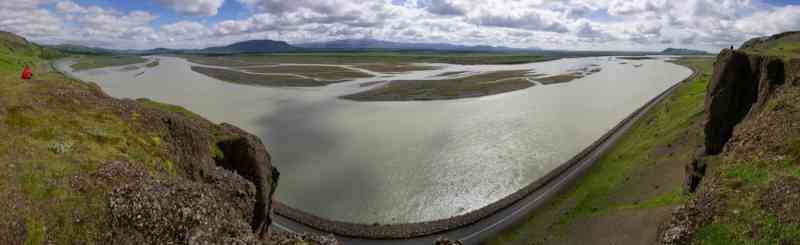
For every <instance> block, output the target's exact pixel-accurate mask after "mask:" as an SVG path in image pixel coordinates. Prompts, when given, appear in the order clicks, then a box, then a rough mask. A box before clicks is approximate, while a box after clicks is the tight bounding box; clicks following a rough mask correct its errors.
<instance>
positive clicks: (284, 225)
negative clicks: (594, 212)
mask: <svg viewBox="0 0 800 245" xmlns="http://www.w3.org/2000/svg"><path fill="white" fill-rule="evenodd" d="M696 74H697V73H696V72H695V75H696ZM695 75H692V76H690V78H687V79H691V78H692V77H694V76H695ZM679 84H681V83H678V84H676V85H675V86H673V87H671V88H669V89H667V90H666V91H664V92H663V93H662V94H660V95H659V96H658V97H656V98H654V99H653V100H651V101H650V102H648V103H647V104H646V105H644V106H643V107H642V108H640V109H639V110H637V111H636V112H634V113H633V114H631V115H630V116H629V117H628V118H627V119H626V120H625V121H623V122H621V123H620V124H619V125H617V126H616V127H615V128H614V129H613V130H612V131H611V132H609V133H608V134H607V135H606V138H605V140H603V141H600V142H598V143H596V144H594V145H593V146H590V147H594V148H593V149H589V151H588V152H586V154H584V155H583V157H582V158H580V159H578V161H576V162H573V165H572V166H569V167H568V168H567V169H565V170H564V171H563V172H562V173H561V175H559V176H556V177H555V178H553V179H551V180H550V181H549V182H547V183H546V184H544V185H543V186H542V187H541V188H539V189H538V190H536V191H534V192H532V193H531V194H529V195H528V196H526V197H525V198H522V199H520V200H519V201H517V202H516V203H514V204H512V205H510V206H508V207H506V208H505V209H502V210H501V211H499V212H497V213H495V214H493V215H490V216H488V217H486V218H484V219H482V220H480V221H478V222H475V223H473V224H470V225H467V226H463V227H460V228H455V229H452V230H449V231H446V232H442V233H438V234H433V235H427V236H422V237H417V238H412V239H401V240H371V239H360V238H352V237H341V236H337V237H336V238H337V239H339V241H341V242H342V243H344V244H347V245H352V244H385V245H405V244H434V241H435V240H436V239H437V238H438V237H441V236H445V237H448V238H450V239H455V240H461V241H462V242H464V244H481V243H482V242H484V241H485V240H487V239H489V238H491V237H493V236H495V235H497V234H498V233H499V232H501V231H503V230H504V229H506V228H508V227H510V226H513V225H515V224H518V223H519V222H520V221H523V220H525V218H526V217H527V216H528V214H530V213H531V211H532V210H534V209H536V208H538V207H540V206H542V205H544V204H545V203H546V202H547V201H549V200H550V199H551V198H553V197H554V196H555V195H556V194H558V192H559V191H562V190H564V189H565V188H567V187H569V186H570V185H571V184H572V183H573V182H574V181H575V180H576V179H577V178H578V177H580V176H581V175H582V174H583V173H584V172H586V170H587V169H589V167H591V166H592V165H593V164H594V163H595V162H597V161H598V160H599V159H600V158H601V157H602V156H603V155H604V154H605V153H606V152H607V151H608V150H609V149H611V148H612V147H613V146H614V145H615V144H616V142H617V141H619V139H621V138H622V136H623V135H624V134H625V133H626V132H627V131H628V130H629V129H630V128H631V127H632V126H633V125H634V124H635V123H636V122H637V121H639V119H640V118H641V117H642V116H644V115H645V114H647V112H648V111H649V110H650V109H652V108H653V107H654V106H655V105H657V104H658V102H660V101H662V100H663V99H664V98H666V97H667V96H668V95H669V94H671V93H672V92H673V91H674V90H675V88H676V87H677V86H678V85H679ZM273 218H274V223H273V225H274V227H275V228H278V229H280V230H284V231H291V232H311V233H323V232H320V231H318V230H315V229H313V228H310V227H308V226H305V225H303V224H300V223H297V222H295V221H293V220H289V219H287V218H286V217H283V216H280V215H278V214H275V217H273Z"/></svg>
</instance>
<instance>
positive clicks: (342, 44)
mask: <svg viewBox="0 0 800 245" xmlns="http://www.w3.org/2000/svg"><path fill="white" fill-rule="evenodd" d="M48 47H50V48H53V49H57V50H60V51H63V52H68V53H78V54H131V55H153V54H241V53H283V52H292V51H344V50H351V51H356V50H395V51H463V52H512V51H540V49H535V48H530V49H517V48H508V47H499V46H498V47H495V46H487V45H478V46H465V45H456V44H447V43H401V42H389V41H381V40H374V39H343V40H336V41H330V42H314V43H300V44H296V45H290V44H288V43H286V42H283V41H274V40H249V41H243V42H237V43H233V44H231V45H227V46H220V47H209V48H204V49H167V48H157V49H148V50H114V49H103V48H94V47H87V46H81V45H72V44H62V45H50V46H48Z"/></svg>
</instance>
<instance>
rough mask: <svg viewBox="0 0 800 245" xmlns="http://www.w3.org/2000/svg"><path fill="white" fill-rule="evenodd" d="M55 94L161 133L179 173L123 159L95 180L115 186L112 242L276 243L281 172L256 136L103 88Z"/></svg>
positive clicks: (111, 196)
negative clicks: (272, 229)
mask: <svg viewBox="0 0 800 245" xmlns="http://www.w3.org/2000/svg"><path fill="white" fill-rule="evenodd" d="M52 93H53V94H52V96H53V97H55V98H60V99H63V100H65V101H64V103H80V104H82V105H83V106H86V107H90V108H106V109H108V110H110V111H114V112H115V113H116V114H119V115H120V116H122V117H128V118H130V123H131V124H132V125H134V127H135V128H136V129H135V130H136V131H138V132H141V134H143V135H155V136H157V137H158V139H159V140H158V141H159V142H160V143H158V144H159V146H160V147H163V148H166V150H165V151H166V152H167V155H168V156H167V158H168V161H169V162H170V165H174V166H173V167H172V168H173V170H172V171H153V169H148V168H147V167H146V166H147V165H148V164H147V163H142V162H137V161H135V160H132V159H131V160H123V161H115V162H110V163H106V164H103V165H102V167H101V168H100V169H99V170H98V171H97V173H96V174H95V175H96V176H94V178H89V179H90V180H92V181H95V180H97V184H98V185H102V186H109V188H108V189H110V190H111V191H110V193H108V195H107V198H108V206H109V207H108V209H109V210H108V212H109V216H110V217H109V221H108V223H109V225H110V234H109V235H108V237H106V238H105V242H108V243H112V244H120V243H122V244H261V243H268V240H269V239H268V238H269V237H270V236H268V234H267V231H268V227H269V226H270V224H271V219H270V215H271V208H272V195H273V194H274V192H275V188H276V186H277V181H278V171H277V170H276V169H275V168H274V167H273V166H272V164H271V159H270V156H269V153H268V152H267V150H266V148H265V147H264V145H263V144H262V143H261V141H260V140H259V139H258V138H257V137H256V136H254V135H251V134H249V133H247V132H245V131H244V130H241V129H239V128H236V127H235V126H232V125H229V124H222V125H216V124H213V123H211V122H209V121H207V120H205V119H202V118H200V117H198V116H190V115H186V114H183V113H177V112H172V111H169V110H163V109H159V108H154V107H152V106H145V105H146V104H150V103H155V102H150V101H147V100H138V101H135V100H120V99H115V98H112V97H110V96H108V95H106V94H105V93H103V92H102V91H101V90H100V89H99V88H97V87H94V88H93V89H91V90H88V91H87V90H83V89H64V90H56V91H54V92H52ZM66 101H71V102H66ZM155 136H154V137H155ZM215 147H217V149H216V150H215ZM165 172H167V173H169V172H171V174H167V173H165Z"/></svg>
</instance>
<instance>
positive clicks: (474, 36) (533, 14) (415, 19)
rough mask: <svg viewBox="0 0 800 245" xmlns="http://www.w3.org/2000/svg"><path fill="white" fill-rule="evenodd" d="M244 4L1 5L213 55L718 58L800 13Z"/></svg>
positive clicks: (547, 5) (469, 2) (695, 1)
mask: <svg viewBox="0 0 800 245" xmlns="http://www.w3.org/2000/svg"><path fill="white" fill-rule="evenodd" d="M236 1H237V2H238V3H241V4H244V5H245V6H247V8H248V10H249V11H244V12H243V13H241V14H243V15H239V16H236V18H235V19H228V20H220V21H214V22H206V21H209V20H203V19H199V18H196V17H191V18H187V17H185V16H179V18H178V20H177V21H175V22H173V23H165V24H163V25H162V24H161V23H159V22H156V21H154V20H156V19H158V18H159V17H158V16H156V15H154V14H152V13H150V12H144V11H125V12H122V11H118V10H115V9H112V8H103V7H98V6H89V5H85V6H84V5H80V4H78V3H76V2H75V0H0V7H2V8H0V29H3V30H10V31H14V32H18V33H20V34H23V35H25V36H27V37H32V38H34V40H44V41H50V42H57V41H81V42H85V43H93V44H96V45H101V46H105V47H117V48H155V47H160V46H167V47H178V48H188V47H204V46H209V45H222V44H227V43H230V42H235V41H241V40H246V39H263V38H269V39H279V40H285V41H289V42H307V41H324V40H331V39H342V38H375V39H386V40H392V41H415V42H451V43H459V44H473V45H486V44H490V45H505V46H514V47H531V46H540V47H543V48H559V49H563V48H575V49H649V50H657V49H662V48H664V47H667V46H672V45H676V46H678V47H686V48H701V49H708V50H714V49H717V48H721V47H725V46H729V45H731V44H733V45H736V44H739V43H741V42H743V41H745V40H747V39H749V38H752V37H755V36H761V35H769V34H774V33H778V32H783V31H789V30H796V29H800V5H797V4H795V5H794V6H785V7H775V6H771V5H769V4H767V3H765V2H764V0H686V1H681V2H678V1H671V0H559V1H555V0H402V1H401V0H236ZM153 2H156V3H159V4H160V5H161V6H163V7H165V8H169V9H172V10H174V11H175V12H178V13H180V14H183V15H196V16H214V15H217V14H218V11H219V9H220V8H221V7H222V5H223V4H224V2H225V1H224V0H153ZM229 2H230V1H229ZM48 9H54V10H55V11H53V12H51V11H50V10H48ZM159 25H160V26H159Z"/></svg>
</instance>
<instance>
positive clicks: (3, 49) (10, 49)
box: [0, 31, 63, 74]
mask: <svg viewBox="0 0 800 245" xmlns="http://www.w3.org/2000/svg"><path fill="white" fill-rule="evenodd" d="M58 57H63V54H62V53H60V52H58V51H55V50H52V49H48V48H43V47H42V46H39V45H38V44H35V43H32V42H29V41H28V40H26V39H25V38H23V37H20V36H17V35H15V34H13V33H9V32H5V31H0V73H3V74H5V73H13V72H16V71H20V70H21V69H22V67H23V66H25V65H29V66H36V65H38V64H40V63H41V62H42V61H43V60H46V59H53V58H58Z"/></svg>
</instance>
